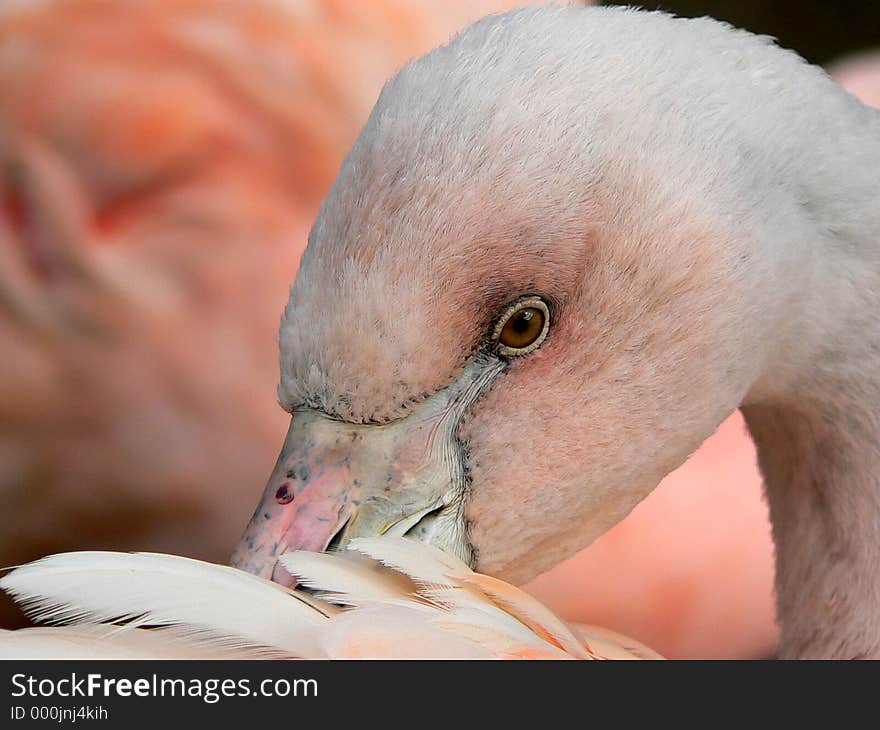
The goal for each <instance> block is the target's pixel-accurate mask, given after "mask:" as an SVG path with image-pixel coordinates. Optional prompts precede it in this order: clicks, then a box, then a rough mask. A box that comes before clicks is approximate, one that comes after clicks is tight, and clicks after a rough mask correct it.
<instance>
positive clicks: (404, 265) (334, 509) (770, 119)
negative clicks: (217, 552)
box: [234, 7, 880, 657]
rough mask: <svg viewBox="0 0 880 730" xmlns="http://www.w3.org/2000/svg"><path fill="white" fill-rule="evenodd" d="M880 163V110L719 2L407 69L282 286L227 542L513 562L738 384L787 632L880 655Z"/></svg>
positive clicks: (505, 26) (672, 452) (595, 20)
mask: <svg viewBox="0 0 880 730" xmlns="http://www.w3.org/2000/svg"><path fill="white" fill-rule="evenodd" d="M878 170H880V113H878V112H877V111H876V110H874V109H870V108H868V107H866V106H864V105H863V104H861V103H860V102H859V101H858V100H856V99H855V98H854V97H853V96H851V95H849V94H848V93H847V92H845V91H844V90H843V89H842V88H841V87H840V86H839V85H838V84H836V83H835V82H834V81H832V80H831V79H830V78H829V77H828V76H827V74H825V73H824V72H823V71H822V70H820V69H818V68H815V67H812V66H810V65H808V64H806V63H805V62H804V61H803V60H802V59H801V58H799V57H798V56H797V55H796V54H794V53H792V52H789V51H785V50H782V49H780V48H778V47H776V46H775V45H774V44H773V43H772V41H770V40H769V39H767V38H761V37H756V36H754V35H751V34H749V33H746V32H743V31H738V30H735V29H732V28H731V27H729V26H726V25H724V24H722V23H718V22H716V21H713V20H710V19H705V18H704V19H697V20H683V19H676V18H673V17H671V16H669V15H666V14H663V13H658V12H653V13H649V12H641V11H635V10H632V9H620V8H577V7H547V8H533V9H524V10H518V11H514V12H512V13H509V14H504V15H500V16H494V17H490V18H487V19H484V20H482V21H480V22H478V23H476V24H475V25H473V26H471V27H469V28H468V29H466V30H465V31H464V32H462V33H461V34H460V35H458V36H457V37H456V38H455V39H454V40H453V41H451V42H450V43H449V44H447V45H445V46H443V47H441V48H439V49H437V50H435V51H433V52H431V53H429V54H428V55H427V56H425V57H423V58H421V59H419V60H417V61H415V62H413V63H411V64H409V65H407V66H405V67H404V68H403V69H402V70H401V71H400V72H399V73H398V74H397V75H396V76H395V77H394V78H392V79H391V80H390V81H389V82H388V83H387V84H386V86H385V88H384V90H383V92H382V94H381V96H380V97H379V100H378V102H377V103H376V106H375V108H374V110H373V112H372V114H371V116H370V118H369V120H368V121H367V123H366V126H365V127H364V129H363V131H362V133H361V135H360V137H359V138H358V140H357V142H356V143H355V145H354V147H353V149H352V151H351V152H350V154H349V155H348V157H347V158H346V161H345V163H344V164H343V166H342V169H341V170H340V172H339V175H338V177H337V179H336V182H335V183H334V185H333V188H332V190H331V192H330V194H329V196H328V198H327V199H326V200H325V202H324V204H323V206H322V209H321V212H320V214H319V216H318V219H317V221H316V223H315V225H314V227H313V228H312V231H311V235H310V238H309V243H308V247H307V249H306V251H305V254H304V256H303V259H302V262H301V265H300V268H299V271H298V273H297V276H296V282H295V284H294V286H293V288H292V289H291V292H290V299H289V303H288V305H287V307H286V310H285V314H284V318H283V322H282V325H281V384H280V389H279V392H280V398H281V401H282V403H283V405H284V406H285V408H286V409H287V410H289V411H290V413H291V414H292V416H293V418H292V421H291V425H290V430H289V432H288V436H287V440H286V442H285V444H284V447H283V449H282V452H281V456H280V457H279V459H278V463H277V466H276V468H275V471H274V473H273V474H272V477H271V479H270V481H269V484H268V486H267V488H266V492H265V494H264V496H263V499H262V501H261V502H260V504H259V506H258V508H257V510H256V512H255V515H254V519H253V520H252V522H251V524H250V526H249V528H248V530H247V531H246V533H245V535H244V536H243V538H242V541H241V544H240V545H239V548H238V550H237V551H236V554H235V556H234V564H235V565H238V566H240V567H243V568H246V569H248V570H250V571H253V572H255V573H257V574H259V575H262V576H265V577H269V576H273V577H275V578H276V579H277V580H281V581H288V582H289V578H288V577H287V576H286V574H285V571H286V567H285V564H284V562H283V561H282V562H280V563H279V562H278V557H279V555H280V554H282V553H284V552H286V551H288V550H295V549H308V550H324V549H338V548H341V547H344V546H345V545H347V544H348V543H349V542H350V541H351V540H353V539H355V538H359V537H365V536H368V537H371V536H376V535H391V536H396V535H404V534H406V535H410V536H413V537H416V538H418V539H420V540H422V541H425V542H428V543H430V544H433V545H436V546H439V547H441V548H442V549H444V550H447V551H449V552H451V553H454V554H456V555H457V556H459V558H461V559H462V560H463V561H465V562H467V563H469V564H470V565H472V566H474V567H475V568H476V569H478V570H480V571H481V572H484V573H489V574H492V575H496V576H498V577H499V578H502V579H504V580H508V581H512V582H523V581H526V580H528V579H529V578H531V577H533V576H535V575H536V574H537V573H539V572H540V571H542V570H545V569H547V568H548V567H550V566H551V565H553V564H554V563H556V562H557V561H559V560H560V559H562V558H563V557H565V556H567V555H570V554H571V553H573V552H574V551H575V550H577V549H579V548H582V547H584V546H585V545H587V544H589V543H590V542H591V541H592V540H593V539H595V538H596V537H597V536H598V535H600V534H602V533H603V532H604V531H605V530H607V529H608V528H609V527H610V526H612V525H613V524H614V523H616V522H617V521H619V520H620V519H622V518H623V517H624V516H625V515H626V514H627V513H628V512H629V511H630V510H631V509H632V508H633V507H634V506H635V505H636V504H637V503H638V502H639V501H640V500H641V499H643V498H644V497H645V496H646V495H647V494H648V493H649V492H650V491H651V490H652V489H653V488H654V486H655V485H656V484H657V483H658V482H659V481H660V480H661V479H662V478H663V477H664V476H665V475H666V474H667V473H669V472H670V471H671V470H672V469H674V468H675V467H677V466H678V465H680V464H681V463H682V462H683V461H684V460H685V459H686V458H687V456H688V455H689V454H690V453H691V452H693V451H694V449H696V448H697V446H698V445H699V444H700V443H701V442H702V441H703V440H704V439H705V438H706V437H707V436H709V435H710V434H711V433H712V432H713V431H714V430H715V429H716V428H717V427H718V424H719V423H721V421H722V420H724V419H725V418H726V417H728V416H729V415H730V414H731V413H732V412H733V411H734V410H735V409H741V411H742V413H743V415H744V417H745V420H746V423H747V425H748V428H749V431H750V432H751V434H752V436H753V438H754V440H755V443H756V446H757V449H758V456H759V462H760V466H761V469H762V472H763V476H764V479H765V482H766V492H767V498H768V502H769V507H770V516H771V520H772V524H773V537H774V541H775V545H776V561H777V563H776V571H777V572H776V591H777V596H778V618H779V622H780V625H781V641H780V647H779V652H780V655H781V656H784V657H862V656H880V580H878V565H880V530H878V529H877V526H878V524H880V498H878V495H880V448H878V443H880V416H878V409H877V405H878V402H880V240H878V239H880V206H878V205H877V201H878V199H880V176H878ZM719 519H720V518H719Z"/></svg>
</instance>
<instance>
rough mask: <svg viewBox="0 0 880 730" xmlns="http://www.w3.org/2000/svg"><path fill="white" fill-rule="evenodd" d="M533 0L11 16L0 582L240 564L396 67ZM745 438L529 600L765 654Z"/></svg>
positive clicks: (638, 631)
mask: <svg viewBox="0 0 880 730" xmlns="http://www.w3.org/2000/svg"><path fill="white" fill-rule="evenodd" d="M521 4H523V3H522V2H517V0H372V1H371V2H370V3H368V4H366V3H364V2H361V1H360V0H250V1H249V2H240V0H112V1H108V2H102V3H101V9H100V12H96V11H95V2H94V0H22V1H19V2H14V3H10V2H0V188H2V190H0V197H2V204H0V565H11V564H19V563H23V562H27V561H29V560H33V559H35V558H37V557H40V556H42V555H46V554H48V553H55V552H60V551H69V550H75V549H113V550H151V551H159V552H170V553H178V554H186V555H190V556H193V557H199V558H202V559H206V560H211V561H215V562H217V561H220V562H222V561H224V560H226V559H227V557H228V555H229V553H230V551H231V550H232V548H233V547H234V545H235V543H236V540H237V539H238V536H239V535H240V533H241V530H242V527H243V525H244V524H245V523H246V522H247V518H248V516H249V514H250V511H251V509H252V507H253V502H254V500H255V494H254V488H255V487H256V485H258V484H260V482H261V481H262V480H264V479H265V472H266V471H267V466H268V465H270V464H271V463H272V461H273V459H274V458H275V456H276V455H277V448H278V445H279V444H280V442H281V440H282V436H283V428H284V423H285V421H286V418H285V415H284V413H283V412H282V411H281V410H280V409H279V408H278V406H277V403H276V398H275V394H274V392H273V390H274V382H275V380H276V379H277V347H278V345H277V321H278V313H279V310H280V309H281V307H282V305H283V303H284V301H285V298H286V296H287V292H288V288H289V283H290V279H291V278H292V277H293V274H294V272H295V269H296V266H297V261H298V259H299V256H300V254H301V252H302V248H303V247H304V245H305V239H306V237H307V234H308V229H309V227H310V225H311V223H312V222H313V220H314V218H315V215H316V213H317V209H318V204H319V202H320V199H321V198H322V197H323V196H324V195H325V194H326V192H327V189H328V187H329V186H330V184H331V183H332V181H333V178H334V176H335V174H336V171H337V170H338V167H339V164H340V163H341V161H342V158H343V156H344V153H345V151H346V150H347V149H348V148H349V147H350V146H351V144H352V142H353V141H354V139H355V137H356V136H357V132H358V130H359V128H360V126H361V125H362V124H363V122H364V121H365V119H366V118H367V115H368V114H369V111H370V108H371V107H372V105H373V103H374V102H375V99H376V96H377V95H378V93H379V90H380V89H381V85H382V82H383V81H384V80H385V79H386V78H387V77H388V76H389V75H390V74H391V73H393V72H394V70H395V69H396V68H398V67H399V65H400V64H401V63H403V62H404V61H405V60H406V59H407V58H411V57H413V56H415V55H417V54H420V53H424V52H425V51H427V50H428V49H429V48H431V47H432V46H433V45H436V44H437V43H439V42H441V41H443V40H445V39H446V38H447V37H448V36H449V34H450V33H451V32H452V31H454V30H455V29H457V28H460V27H461V26H462V25H463V24H464V23H466V22H468V21H469V20H474V19H476V18H477V17H479V16H481V15H483V14H486V13H489V12H496V11H499V10H502V9H504V8H506V7H507V8H509V7H512V6H514V5H521ZM608 83H609V84H613V83H616V82H615V79H614V78H613V77H612V78H609V80H608ZM453 148H454V146H451V147H450V148H449V149H450V150H451V149H453ZM398 250H400V249H398ZM465 254H466V252H465V251H462V255H465ZM449 265H450V266H452V265H454V262H453V261H450V262H449ZM554 332H555V330H554ZM340 336H345V333H344V332H341V333H340ZM413 357H415V355H414V356H413ZM420 357H424V358H425V366H426V367H429V366H430V365H429V362H428V361H429V360H430V359H431V357H432V351H431V350H430V349H427V350H424V351H423V353H422V355H420ZM649 427H651V426H650V424H646V425H645V428H649ZM740 431H741V422H740V421H739V420H733V421H730V422H729V423H727V424H726V425H725V426H724V428H723V429H722V431H721V433H719V434H718V435H717V436H716V437H715V438H714V439H712V440H711V441H710V442H709V443H707V444H706V448H704V449H702V450H701V452H700V453H698V454H697V455H696V456H695V457H694V458H693V459H691V461H690V462H689V464H688V465H687V466H686V468H685V470H684V471H682V472H678V473H677V474H674V475H673V476H672V478H671V480H670V481H669V482H668V483H667V485H665V486H664V487H663V488H661V489H660V490H658V491H657V492H656V493H655V494H654V495H653V496H652V498H651V499H649V500H647V501H646V502H645V503H643V505H642V506H641V507H640V509H639V511H638V513H637V514H635V515H632V517H631V518H630V519H629V520H627V521H626V522H625V523H624V524H622V525H620V526H619V527H618V528H617V529H616V530H613V531H612V532H611V533H610V534H608V535H607V536H605V537H604V539H603V540H602V541H601V542H600V543H599V544H597V545H594V546H593V547H592V548H591V549H590V550H589V551H588V552H587V553H586V554H584V555H581V556H579V557H578V558H577V560H576V562H575V561H573V562H569V563H568V564H567V565H565V566H561V568H560V569H559V570H557V571H556V572H551V574H550V575H545V576H544V577H543V578H542V579H541V582H540V583H539V584H537V586H533V587H532V588H530V590H533V588H534V589H535V593H536V595H537V596H538V597H539V598H541V599H542V600H543V601H544V602H545V603H548V605H551V606H553V608H554V610H556V611H557V612H559V613H560V614H561V615H565V616H566V617H568V618H574V619H578V620H581V621H586V622H591V623H592V622H599V623H603V624H607V625H610V626H613V627H615V628H618V629H620V630H622V631H624V633H628V634H632V635H635V636H638V637H639V638H642V639H643V640H645V641H646V642H647V643H649V644H651V645H656V646H657V647H658V648H659V649H661V650H662V652H663V653H664V654H666V655H668V656H676V657H688V656H690V657H693V656H700V657H719V656H726V657H734V656H749V657H755V656H764V655H766V654H768V653H769V652H770V650H771V647H772V643H773V627H772V617H771V610H770V593H771V590H770V547H769V537H768V532H769V529H768V527H767V524H766V515H765V508H764V506H763V505H762V504H761V502H760V488H759V484H758V477H757V475H756V473H755V470H754V468H753V466H752V465H751V464H750V463H747V462H749V461H751V455H752V452H751V445H750V444H749V443H748V439H747V437H746V436H745V435H744V434H742V433H741V432H740ZM719 460H720V462H721V463H720V464H717V463H716V462H718V461H719ZM737 497H739V500H737ZM678 500H682V501H686V502H687V509H677V508H676V504H675V503H676V501H678ZM719 515H724V520H723V525H719V520H718V516H719ZM695 545H699V549H697V550H695V549H694V546H695ZM742 556H747V558H746V559H745V560H743V558H742ZM737 561H739V562H737ZM743 563H747V565H744V564H743ZM573 576H574V578H573ZM573 579H574V580H577V581H578V584H577V585H573ZM600 585H601V587H602V588H601V590H597V589H594V586H600ZM7 608H9V609H10V613H9V614H7V613H6V612H5V609H7ZM18 619H19V615H18V614H17V613H15V614H14V615H11V606H9V604H8V603H2V602H0V626H9V625H11V623H12V621H13V620H18Z"/></svg>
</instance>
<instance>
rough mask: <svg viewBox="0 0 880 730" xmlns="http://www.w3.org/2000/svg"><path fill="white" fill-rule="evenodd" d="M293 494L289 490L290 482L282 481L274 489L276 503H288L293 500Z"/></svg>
mask: <svg viewBox="0 0 880 730" xmlns="http://www.w3.org/2000/svg"><path fill="white" fill-rule="evenodd" d="M293 497H294V494H293V492H292V491H291V490H290V483H289V482H284V484H282V485H281V486H280V487H278V489H277V490H276V491H275V501H276V502H278V504H290V503H291V502H293Z"/></svg>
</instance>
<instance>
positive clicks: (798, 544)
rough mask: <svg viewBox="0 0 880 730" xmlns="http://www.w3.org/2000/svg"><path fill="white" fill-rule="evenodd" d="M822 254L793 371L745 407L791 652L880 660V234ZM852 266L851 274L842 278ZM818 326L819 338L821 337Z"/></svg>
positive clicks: (783, 644)
mask: <svg viewBox="0 0 880 730" xmlns="http://www.w3.org/2000/svg"><path fill="white" fill-rule="evenodd" d="M863 230H865V231H866V232H868V233H869V235H867V236H866V237H865V238H863V239H862V240H861V241H859V242H858V245H856V246H854V247H852V249H851V251H852V252H853V253H852V255H853V256H854V258H856V259H858V261H855V262H854V261H853V260H850V261H844V262H842V263H841V258H843V257H840V256H838V257H837V261H832V260H831V258H830V257H823V258H824V259H825V260H824V261H822V262H821V268H820V270H821V272H822V275H823V278H822V279H818V278H815V279H814V286H813V287H811V290H812V292H811V294H810V296H811V298H812V302H811V303H810V306H809V307H808V308H807V311H808V312H809V313H810V316H808V317H804V318H803V320H802V321H804V322H808V323H810V325H811V326H810V327H798V328H797V329H802V330H803V331H802V332H801V333H800V334H798V333H797V332H795V333H794V338H793V339H794V340H797V339H801V340H802V341H803V342H805V343H808V344H807V347H808V348H809V351H810V355H809V356H808V357H804V358H802V359H800V358H799V353H797V352H796V351H794V352H793V357H792V360H798V361H799V365H798V368H797V372H796V373H795V375H794V377H791V378H787V379H786V383H785V385H784V387H782V388H780V389H778V390H777V392H776V393H774V394H772V395H770V394H767V395H768V397H765V398H759V399H757V400H755V401H752V402H750V401H748V400H747V402H746V404H744V405H743V406H742V411H743V415H744V416H745V419H746V422H747V424H748V428H749V431H750V432H751V434H752V437H753V438H754V440H755V444H756V446H757V449H758V461H759V463H760V467H761V471H762V472H763V475H764V479H765V484H766V492H767V501H768V503H769V506H770V519H771V522H772V525H773V539H774V542H775V544H776V593H777V615H778V619H779V624H780V628H781V641H780V646H779V653H780V656H782V657H824V658H828V657H839V658H855V657H875V658H876V657H880V410H878V406H880V325H878V316H880V315H878V313H880V255H878V253H880V240H878V239H877V237H876V232H877V230H878V228H877V227H876V226H873V225H872V226H869V227H866V228H865V229H863ZM840 274H843V275H840ZM817 333H818V336H817Z"/></svg>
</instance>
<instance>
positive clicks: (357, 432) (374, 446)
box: [231, 353, 506, 585]
mask: <svg viewBox="0 0 880 730" xmlns="http://www.w3.org/2000/svg"><path fill="white" fill-rule="evenodd" d="M505 365H506V363H505V362H504V361H502V360H500V359H499V358H497V357H495V356H492V355H488V354H485V353H481V354H479V355H477V356H476V357H474V358H473V359H472V360H471V361H470V362H469V363H468V364H467V365H466V366H465V368H464V370H463V371H462V373H461V375H460V376H459V377H458V379H457V380H456V381H455V382H453V383H452V384H450V385H449V386H447V387H445V388H443V389H442V390H440V391H438V392H437V393H435V394H434V395H433V396H431V397H430V398H428V399H427V400H425V401H423V402H422V403H421V404H420V405H419V406H418V407H417V408H415V409H414V410H413V412H412V413H411V414H410V415H408V416H406V417H405V418H401V419H398V420H396V421H393V422H391V423H388V424H383V425H363V424H354V423H347V422H343V421H338V420H334V419H332V418H330V417H329V416H327V415H326V414H324V413H322V412H320V411H317V410H311V409H303V410H297V411H294V414H293V419H292V421H291V424H290V429H289V430H288V432H287V438H286V439H285V441H284V446H283V447H282V449H281V455H280V456H279V457H278V461H277V463H276V464H275V469H274V470H273V472H272V476H271V477H270V479H269V483H268V485H267V486H266V490H265V492H264V493H263V498H262V500H261V501H260V503H259V505H258V506H257V509H256V511H255V512H254V515H253V517H252V518H251V521H250V523H249V524H248V526H247V528H246V530H245V533H244V535H243V536H242V538H241V541H240V542H239V545H238V547H237V548H236V550H235V552H234V553H233V556H232V560H231V564H232V565H234V566H236V567H238V568H241V569H243V570H248V571H250V572H252V573H256V574H257V575H261V576H264V577H271V578H272V579H273V580H277V581H278V582H280V583H284V584H285V585H292V584H293V582H294V581H293V578H292V577H291V576H290V575H289V574H287V572H286V571H285V570H284V568H283V567H282V566H281V564H280V563H278V558H279V557H280V556H281V555H283V554H284V553H286V552H290V551H292V550H313V551H323V550H327V549H328V548H331V549H337V548H342V547H344V546H345V545H346V543H348V542H349V541H350V540H351V539H352V538H355V537H363V536H373V537H375V536H378V535H389V536H402V535H410V536H412V537H415V538H416V539H419V540H421V541H423V542H427V543H431V544H434V545H437V546H438V547H440V548H442V549H444V550H447V551H449V552H451V553H453V554H455V555H457V556H458V557H460V558H461V559H462V560H464V561H465V562H467V563H468V564H472V563H473V549H472V547H471V544H470V542H469V540H468V536H467V526H466V523H465V519H464V502H465V499H466V496H467V492H468V486H469V485H468V482H467V477H466V474H465V459H464V457H465V454H464V449H463V447H462V445H461V443H460V441H459V439H458V428H459V424H460V422H461V418H462V416H463V415H464V413H465V412H466V411H467V409H468V408H469V407H470V406H471V405H472V404H473V403H474V401H476V400H477V398H478V397H479V396H480V394H481V393H483V392H484V391H485V390H486V389H487V388H488V387H489V385H490V384H491V383H492V381H494V380H495V378H496V377H497V376H498V375H499V374H500V373H501V372H502V371H503V370H504V368H505Z"/></svg>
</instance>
